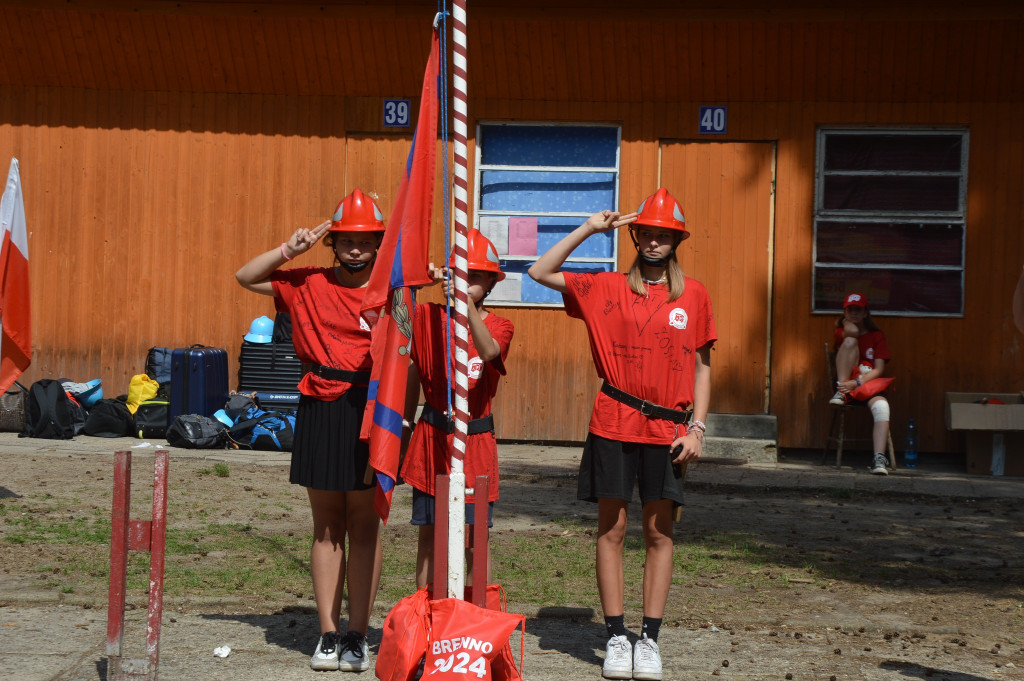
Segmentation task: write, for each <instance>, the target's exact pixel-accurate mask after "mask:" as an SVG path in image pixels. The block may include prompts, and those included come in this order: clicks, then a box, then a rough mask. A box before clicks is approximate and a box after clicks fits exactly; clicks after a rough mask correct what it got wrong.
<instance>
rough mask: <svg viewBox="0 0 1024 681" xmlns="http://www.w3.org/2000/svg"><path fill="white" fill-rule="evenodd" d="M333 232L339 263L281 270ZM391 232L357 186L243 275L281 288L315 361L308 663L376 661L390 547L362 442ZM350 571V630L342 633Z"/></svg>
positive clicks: (328, 240) (303, 413)
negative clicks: (312, 602) (380, 593)
mask: <svg viewBox="0 0 1024 681" xmlns="http://www.w3.org/2000/svg"><path fill="white" fill-rule="evenodd" d="M324 235H326V237H325V238H324V244H325V245H326V246H327V247H329V248H330V249H331V250H332V251H333V253H334V260H335V265H334V267H299V268H295V269H289V270H280V269H278V268H279V267H281V266H282V265H284V264H285V262H287V261H289V260H292V259H293V258H296V257H298V256H299V255H301V254H303V253H305V252H307V251H309V250H310V249H311V248H313V246H314V245H315V244H316V243H317V242H318V241H320V239H321V237H324ZM383 235H384V216H383V214H382V213H381V211H380V208H378V207H377V204H376V203H374V201H373V200H372V199H371V198H370V197H368V196H366V195H365V194H363V192H361V191H360V190H358V189H356V190H355V191H353V192H352V193H351V194H349V195H348V196H346V197H345V199H344V200H343V201H342V202H341V203H339V204H338V207H337V208H336V209H335V211H334V218H333V219H332V220H327V221H325V222H323V223H321V224H319V225H317V226H316V227H314V228H313V229H298V230H296V231H295V233H294V234H292V235H291V237H290V238H289V239H288V241H286V242H284V243H282V244H281V245H280V247H278V248H272V249H270V250H269V251H267V252H266V253H263V254H261V255H257V256H256V257H255V258H253V259H252V260H250V261H249V262H248V263H247V264H246V265H244V266H243V267H242V268H241V269H240V270H238V272H237V273H236V274H235V278H236V279H237V280H238V283H239V284H241V285H242V286H244V287H245V288H247V289H249V290H250V291H255V292H256V293H262V294H264V295H268V296H273V297H274V304H275V306H276V307H277V310H278V311H279V312H287V313H289V314H290V315H291V317H292V333H293V341H294V343H295V352H296V354H297V355H298V356H299V358H301V359H302V361H303V362H307V363H309V364H312V365H313V369H312V370H311V371H309V372H308V373H307V374H306V375H305V376H303V377H302V380H301V381H300V382H299V392H301V393H302V397H301V398H300V402H299V410H298V413H297V414H296V419H295V439H294V443H293V448H292V463H291V473H290V476H289V479H290V481H291V482H292V483H294V484H297V485H302V486H303V487H305V488H306V491H307V492H308V494H309V504H310V507H311V509H312V515H313V547H312V551H311V555H310V568H311V572H312V574H313V594H314V596H315V598H316V606H317V611H318V613H319V617H320V632H321V636H320V640H319V642H318V643H317V647H316V651H315V652H314V653H313V657H312V658H311V659H310V663H309V664H310V667H312V668H313V669H317V670H336V669H341V670H343V671H364V670H366V669H369V668H370V656H369V650H368V647H367V644H366V631H367V626H368V624H369V619H370V609H371V608H372V607H373V601H374V599H375V598H376V594H377V584H378V582H379V580H380V569H381V557H382V554H381V542H380V520H379V518H378V517H377V513H376V512H375V511H374V509H373V498H374V485H373V481H372V477H371V479H370V481H369V482H367V479H366V471H367V465H368V462H369V451H368V449H367V445H366V444H365V443H364V442H361V441H360V440H359V428H360V425H361V423H362V416H363V410H364V408H365V407H366V391H367V385H368V383H369V379H370V328H369V326H368V325H367V324H366V323H365V322H364V321H363V320H362V318H361V316H360V314H359V311H360V306H361V304H362V301H363V295H364V294H365V292H366V284H367V282H368V281H369V278H370V270H371V268H372V267H373V262H374V261H375V259H376V257H377V248H378V247H379V246H380V242H381V238H382V236H383ZM346 536H347V537H348V555H347V556H346V555H345V538H346ZM346 576H347V579H348V605H349V611H348V632H347V633H346V634H345V635H344V636H342V635H341V634H339V630H340V628H341V622H340V617H341V601H342V594H343V591H344V586H345V581H346Z"/></svg>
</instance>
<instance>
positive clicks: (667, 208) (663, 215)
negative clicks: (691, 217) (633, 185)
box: [633, 187, 690, 239]
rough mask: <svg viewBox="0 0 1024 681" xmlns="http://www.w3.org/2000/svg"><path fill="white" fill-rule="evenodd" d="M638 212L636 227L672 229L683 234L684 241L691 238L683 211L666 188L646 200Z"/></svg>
mask: <svg viewBox="0 0 1024 681" xmlns="http://www.w3.org/2000/svg"><path fill="white" fill-rule="evenodd" d="M636 212H637V213H638V215H637V218H636V222H634V223H633V225H634V226H636V225H648V226H650V227H661V228H662V229H672V230H675V231H677V232H682V233H683V238H684V239H685V238H687V237H688V236H690V233H689V232H688V231H686V218H685V217H683V209H682V208H681V207H680V206H679V202H678V201H676V200H675V199H674V198H672V195H671V194H669V193H668V190H667V189H665V188H664V187H662V188H661V189H659V190H658V191H656V192H654V193H653V194H651V195H650V196H648V197H647V198H646V199H644V202H643V203H641V204H640V207H639V208H637V209H636Z"/></svg>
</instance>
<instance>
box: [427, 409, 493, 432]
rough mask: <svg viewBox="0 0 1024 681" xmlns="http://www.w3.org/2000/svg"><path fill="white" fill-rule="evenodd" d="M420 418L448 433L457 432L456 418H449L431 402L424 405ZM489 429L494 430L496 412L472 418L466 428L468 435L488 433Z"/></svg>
mask: <svg viewBox="0 0 1024 681" xmlns="http://www.w3.org/2000/svg"><path fill="white" fill-rule="evenodd" d="M420 420H421V421H426V422H427V423H429V424H430V425H432V426H434V427H435V428H437V429H439V430H443V431H445V432H446V433H454V432H455V420H454V419H450V418H448V417H447V416H446V415H445V414H444V413H443V412H440V411H438V410H437V409H434V408H433V407H432V406H430V404H424V405H423V413H421V414H420ZM488 431H490V432H494V414H488V415H487V416H481V417H480V418H478V419H471V420H470V422H469V423H468V424H467V428H466V434H467V435H476V434H477V433H486V432H488Z"/></svg>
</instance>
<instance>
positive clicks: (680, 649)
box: [0, 451, 1024, 681]
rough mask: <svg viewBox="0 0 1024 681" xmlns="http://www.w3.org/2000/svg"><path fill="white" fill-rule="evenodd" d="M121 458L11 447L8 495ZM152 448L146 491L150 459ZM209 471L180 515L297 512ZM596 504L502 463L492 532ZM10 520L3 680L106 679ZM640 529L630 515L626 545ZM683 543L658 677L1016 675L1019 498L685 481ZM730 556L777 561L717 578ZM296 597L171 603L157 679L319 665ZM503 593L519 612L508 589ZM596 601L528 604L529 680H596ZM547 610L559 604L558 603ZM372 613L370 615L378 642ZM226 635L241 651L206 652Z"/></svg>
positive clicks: (600, 639) (4, 493) (94, 626)
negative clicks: (687, 565)
mask: <svg viewBox="0 0 1024 681" xmlns="http://www.w3.org/2000/svg"><path fill="white" fill-rule="evenodd" d="M111 460H112V459H111V457H110V456H108V455H99V454H97V455H88V456H85V455H80V454H64V453H52V454H48V455H38V456H30V457H18V458H15V457H12V456H10V455H5V454H4V453H3V452H2V451H0V506H2V505H4V504H9V502H18V501H25V500H35V501H37V502H39V503H42V502H41V501H40V500H42V499H45V500H46V502H47V503H48V504H49V506H48V508H52V509H53V513H54V514H57V517H63V518H64V519H65V520H66V521H68V522H72V521H74V519H75V518H76V517H78V516H82V515H85V514H87V513H88V512H96V511H97V510H102V509H106V508H109V498H110V489H109V487H110V484H111V482H110V473H109V471H110V470H111V467H110V464H111ZM143 461H144V459H140V465H139V466H138V467H137V469H136V473H135V477H136V480H137V483H138V484H140V485H144V484H146V478H147V476H148V475H150V473H149V471H150V470H151V469H150V468H148V467H147V465H146V464H145V463H143ZM208 466H209V463H207V462H203V461H199V460H180V461H176V462H175V464H174V465H173V466H172V471H173V472H172V476H174V477H175V480H172V486H173V485H177V488H178V489H179V494H178V495H177V497H176V498H175V499H173V500H172V513H174V515H175V517H176V518H177V522H178V523H180V524H184V525H186V526H187V525H189V524H190V523H191V524H194V525H195V526H196V527H201V526H202V525H203V524H204V523H206V522H208V521H209V519H210V518H211V517H217V518H219V519H224V518H227V519H230V520H231V521H232V522H239V523H253V522H258V523H259V524H260V525H261V527H264V528H266V529H268V530H270V531H273V532H280V533H282V534H286V533H288V532H294V531H295V530H296V527H301V526H303V524H304V523H305V522H306V520H307V519H306V516H305V515H304V513H305V512H306V511H305V510H304V509H305V507H304V504H305V499H304V496H303V494H302V492H301V490H298V489H296V488H294V487H291V486H289V485H287V484H282V480H283V479H284V478H285V477H286V473H285V469H284V468H283V467H281V466H253V465H249V466H242V465H233V466H232V469H231V477H230V478H226V479H224V478H217V477H216V476H214V475H210V474H199V473H198V472H197V471H199V470H200V469H201V468H202V467H208ZM401 489H402V488H400V490H401ZM406 493H407V491H404V490H403V491H400V492H399V495H398V497H396V505H397V506H400V505H401V504H403V503H404V501H403V496H402V495H405V494H406ZM8 507H9V508H12V507H13V506H8ZM286 508H288V509H291V510H285V509H286ZM296 509H300V510H296ZM0 510H2V508H0ZM594 512H595V510H594V507H593V506H591V505H589V504H582V503H580V502H577V501H576V500H575V484H574V481H573V480H572V477H571V475H570V474H569V473H568V472H567V471H566V470H565V469H564V468H560V469H554V468H553V469H551V470H550V471H547V472H545V473H542V474H536V475H507V476H506V477H505V479H503V481H502V502H501V503H500V505H499V506H498V508H497V510H496V513H495V534H494V537H493V541H495V542H503V541H509V540H510V539H511V538H512V537H514V536H515V535H516V534H523V533H536V534H545V535H551V536H555V535H558V534H560V533H564V532H566V531H573V532H584V533H585V532H586V531H587V530H586V528H588V527H593V525H594V522H593V521H594ZM402 522H404V519H403V520H402ZM567 528H568V529H567ZM15 529H17V528H16V527H15V526H14V525H13V524H12V518H11V517H10V515H4V516H0V679H3V678H10V679H19V680H21V679H56V678H59V679H69V680H70V679H75V680H77V679H97V678H100V679H103V678H106V675H105V664H106V663H105V656H104V649H103V646H102V643H103V636H104V631H105V608H104V603H105V594H102V593H101V594H100V595H99V597H95V596H87V595H85V594H80V593H79V594H67V595H65V596H64V597H63V601H64V605H60V604H58V603H57V601H58V600H60V599H61V596H60V595H59V594H54V593H52V591H51V592H48V591H47V589H46V588H45V587H41V586H40V583H39V578H38V576H37V575H35V574H34V573H33V572H32V567H33V565H34V564H36V563H37V562H38V561H39V560H41V556H50V555H51V554H52V552H53V551H59V550H65V549H61V548H58V547H53V546H49V545H34V544H32V543H21V544H19V543H13V542H11V541H7V539H8V538H10V536H11V534H12V532H14V531H15ZM637 532H638V530H637V528H636V527H635V525H634V527H633V529H632V530H631V537H632V538H633V540H634V541H635V540H636V538H637V536H638V535H637ZM677 542H678V546H677V550H687V551H690V552H692V556H693V559H692V564H693V569H692V570H690V571H684V572H682V573H680V574H677V575H676V579H675V582H674V584H673V587H672V592H671V595H670V599H669V607H668V612H667V613H666V619H665V624H664V628H663V630H662V637H661V644H662V651H663V659H664V663H665V669H666V674H665V679H691V678H709V677H711V676H719V677H723V678H737V679H789V678H792V679H796V680H798V681H799V680H804V679H829V678H830V677H833V676H834V677H836V679H898V678H904V677H906V678H928V679H949V680H955V681H975V680H979V679H993V680H995V679H1024V558H1022V556H1024V505H1022V504H1021V502H1020V501H1019V500H1005V499H1004V500H1000V499H983V500H982V499H975V500H972V499H966V498H943V497H926V496H908V495H896V494H871V493H866V492H856V493H854V492H850V491H849V490H831V491H807V490H799V491H798V490H779V489H768V488H757V487H724V486H716V485H710V484H706V483H705V484H690V485H689V486H688V492H687V500H686V505H685V514H684V520H683V522H682V523H681V524H680V525H679V526H678V529H677ZM684 547H685V549H684ZM723 547H725V548H723ZM66 550H69V551H73V550H75V549H74V547H70V548H68V549H66ZM724 551H734V552H741V553H742V554H743V555H745V556H748V557H750V558H751V563H752V564H755V563H756V564H760V565H763V566H766V567H762V568H751V569H750V570H748V571H746V573H745V574H739V573H736V572H735V571H725V572H721V573H719V572H715V571H714V570H715V568H714V566H715V565H716V564H717V561H719V559H721V558H722V556H721V555H719V554H720V553H722V552H724ZM558 560H559V557H558V556H552V561H554V562H557V561H558ZM286 596H288V594H273V595H268V596H267V597H266V598H265V599H263V600H260V599H256V600H253V599H252V598H249V597H247V598H245V599H238V600H237V602H232V601H231V600H230V599H221V600H219V601H217V602H215V603H214V602H203V601H202V600H201V599H194V600H192V601H181V602H169V603H168V607H167V614H166V617H165V631H164V641H163V661H162V665H161V676H162V677H163V678H165V679H176V678H182V679H184V678H189V679H196V678H223V679H242V678H247V679H248V678H275V679H291V678H323V677H322V676H318V675H316V674H313V673H312V672H310V671H309V670H308V667H307V666H306V660H307V659H308V654H309V650H308V649H309V648H310V646H311V641H315V639H316V631H315V621H314V617H313V615H312V614H310V612H309V611H308V607H307V608H306V609H301V608H300V609H298V610H296V609H294V608H289V607H287V606H286V605H284V603H286V602H288V601H287V600H286V599H285V598H282V597H286ZM510 599H511V601H512V604H513V609H515V608H516V605H517V604H516V600H517V599H516V594H510ZM628 599H629V601H630V602H629V604H628V605H627V626H628V627H629V628H630V629H631V630H633V631H636V630H638V629H639V618H640V603H639V591H638V589H637V588H635V587H633V588H631V589H630V591H629V594H628ZM307 600H308V598H307ZM291 602H294V599H292V601H291ZM82 606H88V607H82ZM563 606H571V607H572V608H575V609H574V610H569V611H568V612H570V613H575V616H574V617H566V616H565V615H566V612H567V611H566V610H564V609H562V610H559V608H562V607H563ZM384 608H386V604H382V610H381V613H379V615H382V614H383V609H384ZM597 609H598V604H597V602H596V594H595V596H594V598H593V600H592V601H591V602H584V603H550V604H544V605H541V606H540V607H539V608H538V607H537V606H529V607H522V608H520V609H519V610H520V611H521V612H526V613H527V614H528V616H529V621H528V622H527V632H528V635H527V638H526V647H527V654H526V671H527V676H526V678H528V679H531V680H532V679H536V680H548V679H550V680H555V679H557V680H558V681H565V680H566V679H577V678H598V677H599V673H600V672H599V665H600V659H601V657H602V656H603V645H604V640H605V637H604V633H603V626H602V625H601V624H600V623H599V618H598V617H597V616H596V614H595V610H597ZM556 611H557V613H558V614H560V615H561V616H558V617H553V616H551V615H553V614H556ZM139 614H140V613H139V611H134V612H133V613H132V618H133V620H137V618H138V616H139ZM381 624H382V617H380V616H378V617H376V618H375V620H374V622H373V626H374V627H375V629H374V630H373V631H372V632H371V635H370V639H371V641H373V642H377V641H379V636H380V631H379V627H380V626H381ZM140 636H141V635H140ZM140 640H141V639H140ZM55 641H60V643H59V644H55ZM224 644H227V645H230V646H231V647H232V648H233V649H234V652H233V653H232V655H231V656H230V657H228V658H227V659H225V660H219V659H215V658H213V656H212V650H213V648H214V647H215V646H218V645H224ZM517 654H518V653H517ZM726 662H728V665H727V666H726ZM789 675H791V676H789Z"/></svg>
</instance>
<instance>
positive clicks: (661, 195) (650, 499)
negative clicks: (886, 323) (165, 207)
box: [529, 189, 716, 680]
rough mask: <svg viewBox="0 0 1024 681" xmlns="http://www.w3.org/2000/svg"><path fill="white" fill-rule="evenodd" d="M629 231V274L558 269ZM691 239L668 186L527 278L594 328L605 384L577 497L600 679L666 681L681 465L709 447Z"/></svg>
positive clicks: (571, 241)
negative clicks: (630, 594) (633, 533)
mask: <svg viewBox="0 0 1024 681" xmlns="http://www.w3.org/2000/svg"><path fill="white" fill-rule="evenodd" d="M625 225H631V227H630V236H631V238H632V239H633V244H634V245H635V246H636V250H637V257H636V260H635V261H634V262H633V266H632V267H631V268H630V270H629V273H628V274H626V275H622V274H620V273H617V272H601V273H597V274H590V273H580V272H563V271H562V270H561V267H562V264H563V263H564V262H565V259H566V258H568V257H569V255H570V254H571V253H572V252H573V250H574V249H575V248H576V247H577V246H579V245H580V244H581V243H583V241H584V240H586V239H587V237H589V236H591V235H594V234H600V233H602V232H607V231H610V230H613V229H618V228H619V227H623V226H625ZM688 236H689V232H687V231H686V221H685V218H684V217H683V212H682V210H681V209H680V208H679V204H678V203H676V200H675V199H673V198H672V196H671V195H670V194H669V193H668V191H667V190H665V189H659V190H658V191H657V192H656V193H655V194H654V195H652V196H650V197H648V198H647V199H646V200H645V201H644V202H643V203H642V204H641V205H640V208H639V209H638V210H637V212H636V213H630V214H629V215H620V214H619V213H616V212H613V211H609V210H606V211H602V212H600V213H597V214H596V215H592V216H591V217H590V218H589V219H588V220H587V221H586V222H585V223H583V224H582V225H581V226H580V227H578V228H576V229H575V230H574V231H572V232H570V233H569V235H568V236H566V237H565V238H564V239H562V240H561V241H559V242H558V243H557V244H555V246H553V247H552V248H551V249H550V250H549V251H548V252H547V253H545V254H544V255H543V256H541V257H540V258H539V259H538V260H537V262H536V263H534V264H533V266H532V267H530V270H529V274H530V276H531V277H533V279H534V280H536V281H537V282H538V283H540V284H543V285H544V286H547V287H549V288H552V289H555V290H556V291H560V292H561V293H562V297H563V299H564V301H565V311H566V313H567V314H568V315H569V316H570V317H577V318H579V319H582V320H583V322H584V323H585V324H586V326H587V332H588V333H589V335H590V350H591V354H592V356H593V359H594V365H595V367H596V369H597V374H598V376H600V377H601V378H602V379H604V385H603V386H602V387H601V392H599V393H598V395H597V399H596V400H595V402H594V409H593V412H592V413H591V417H590V428H589V433H588V434H587V441H586V445H585V446H584V449H583V458H582V460H581V461H580V474H579V489H578V492H577V496H578V498H580V499H581V500H586V501H596V502H597V508H598V534H597V587H598V591H599V592H600V595H601V607H602V609H603V610H604V616H605V623H606V625H607V627H608V635H609V640H608V643H607V645H606V647H605V661H604V666H603V669H602V675H603V676H604V677H605V678H609V679H630V678H633V679H652V680H657V679H661V674H662V667H661V655H660V651H659V650H658V644H657V640H658V631H659V629H660V627H661V619H662V617H663V615H664V612H665V602H666V600H667V599H668V590H669V586H670V584H671V583H672V549H673V543H672V520H673V513H674V510H675V507H676V506H678V505H680V504H681V503H682V501H683V489H682V480H681V477H682V465H683V464H686V463H688V462H690V461H693V460H694V459H696V458H698V457H699V456H700V454H701V449H702V445H703V438H704V429H705V427H704V419H705V418H706V417H707V413H708V403H709V401H710V397H711V347H712V345H713V344H714V342H715V340H716V335H715V324H714V319H713V317H712V314H711V301H710V300H709V298H708V294H707V290H706V289H705V288H704V286H703V285H702V284H701V283H700V282H698V281H696V280H695V279H691V278H689V277H686V276H684V275H683V272H682V269H680V267H679V264H678V263H677V262H676V258H675V250H676V247H678V246H679V244H680V243H681V242H682V241H683V240H684V239H685V238H686V237H688ZM673 464H676V465H675V466H673ZM635 483H639V489H640V503H641V508H642V513H643V520H642V523H643V533H644V543H645V545H646V549H647V555H646V561H645V565H644V584H643V594H644V618H643V629H642V632H641V635H640V638H639V640H638V641H637V642H636V645H635V646H631V645H630V643H629V640H628V638H627V636H626V628H625V624H624V621H623V620H624V616H623V591H624V588H625V587H624V577H623V568H622V548H623V543H624V540H625V536H626V513H627V509H628V507H629V503H630V501H632V497H633V485H634V484H635Z"/></svg>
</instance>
